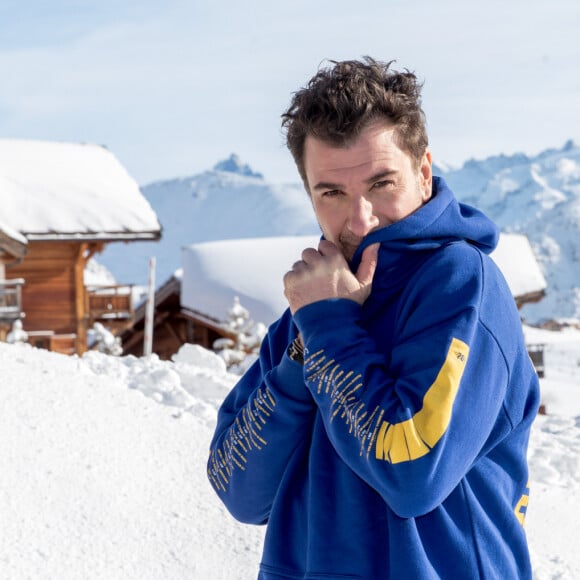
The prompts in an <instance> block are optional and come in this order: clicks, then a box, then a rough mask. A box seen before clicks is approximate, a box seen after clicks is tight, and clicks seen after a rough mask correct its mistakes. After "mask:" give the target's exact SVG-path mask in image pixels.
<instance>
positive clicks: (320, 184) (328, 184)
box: [312, 181, 344, 191]
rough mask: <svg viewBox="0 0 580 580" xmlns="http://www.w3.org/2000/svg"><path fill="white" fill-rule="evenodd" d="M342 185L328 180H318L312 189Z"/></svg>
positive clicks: (337, 187)
mask: <svg viewBox="0 0 580 580" xmlns="http://www.w3.org/2000/svg"><path fill="white" fill-rule="evenodd" d="M343 187H344V186H342V185H340V183H332V182H330V181H319V182H318V183H317V184H316V185H315V186H314V187H313V188H312V189H316V190H321V189H324V190H331V191H332V190H334V189H342V188H343Z"/></svg>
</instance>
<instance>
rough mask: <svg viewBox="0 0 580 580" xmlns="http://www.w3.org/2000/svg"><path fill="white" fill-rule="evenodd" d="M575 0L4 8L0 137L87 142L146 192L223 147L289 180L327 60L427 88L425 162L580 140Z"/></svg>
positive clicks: (205, 162)
mask: <svg viewBox="0 0 580 580" xmlns="http://www.w3.org/2000/svg"><path fill="white" fill-rule="evenodd" d="M579 29H580V3H578V2H577V1H576V0H553V1H551V2H545V1H538V0H527V1H523V0H509V1H505V0H503V1H500V0H488V1H487V2H485V3H483V2H473V1H471V0H465V1H464V2H456V0H440V1H439V2H430V1H428V0H383V1H378V0H374V1H368V2H364V3H363V2H361V3H359V4H358V5H357V4H355V3H353V2H352V1H346V0H334V1H327V0H321V1H318V2H314V1H313V0H293V1H292V2H289V1H288V0H281V1H280V2H272V1H271V0H248V1H246V2H238V1H234V0H216V1H214V2H209V1H208V0H204V1H203V2H201V1H199V0H189V1H185V0H165V1H164V2H161V1H152V0H140V1H139V2H137V1H134V0H125V1H123V2H118V1H115V2H113V1H112V0H99V1H98V2H97V1H93V0H87V1H81V0H68V1H66V0H53V2H50V3H49V2H44V1H41V0H30V1H27V2H26V1H22V0H17V1H15V0H3V1H2V3H1V4H0V87H1V89H0V137H4V138H25V139H46V140H54V141H75V142H94V143H101V144H104V145H106V146H107V147H108V148H109V149H110V150H111V151H113V152H114V153H115V154H116V155H117V157H118V158H119V159H120V160H121V161H122V163H123V164H124V165H125V166H126V167H127V169H128V170H129V172H130V173H131V174H132V175H133V176H134V177H135V178H136V179H137V181H138V182H139V183H140V184H142V185H144V184H147V183H149V182H151V181H154V180H158V179H165V178H172V177H181V176H188V175H193V174H195V173H199V172H201V171H204V170H206V169H210V168H211V167H212V166H213V165H214V164H215V163H216V162H217V161H219V160H221V159H223V158H225V157H227V156H229V154H230V153H232V152H236V153H237V154H238V155H240V157H241V158H242V160H243V161H244V162H247V163H249V164H250V165H251V166H252V167H253V169H254V170H256V171H260V172H261V173H263V174H264V175H265V176H266V178H268V179H270V180H272V181H298V178H297V175H296V172H295V169H294V167H293V164H292V161H291V159H290V156H289V154H288V153H287V152H286V149H285V147H284V142H283V136H282V133H281V131H280V114H281V112H282V111H283V110H284V108H285V107H286V106H287V105H288V103H289V99H290V96H291V93H292V92H293V91H295V90H297V89H298V88H299V87H300V86H302V85H303V84H305V83H306V82H307V80H308V79H309V78H310V76H312V74H314V72H315V71H316V69H317V67H318V66H319V64H320V63H321V62H323V61H324V60H325V59H338V60H340V59H346V58H358V57H360V56H362V55H365V54H370V55H372V56H374V57H375V58H379V59H381V60H391V59H395V60H396V61H397V66H399V67H401V68H409V69H411V70H414V71H415V72H416V73H417V75H418V76H419V77H420V78H421V79H423V80H424V81H425V88H424V91H423V97H424V99H423V101H424V109H425V112H426V114H427V119H428V128H429V133H430V140H431V149H432V152H433V156H434V158H435V160H436V161H438V162H440V163H450V164H460V163H461V162H463V161H465V160H466V159H468V158H470V157H476V158H481V157H485V156H487V155H492V154H499V153H508V154H509V153H514V152H518V151H523V152H525V153H531V154H533V153H537V152H539V151H541V150H543V149H545V148H548V147H561V146H562V145H563V144H564V142H565V141H566V140H567V139H574V140H575V141H577V142H578V141H580V71H579V69H578V65H577V63H578V62H579V61H580V42H579V41H578V40H577V37H578V30H579Z"/></svg>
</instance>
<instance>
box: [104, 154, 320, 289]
mask: <svg viewBox="0 0 580 580" xmlns="http://www.w3.org/2000/svg"><path fill="white" fill-rule="evenodd" d="M141 190H142V192H143V194H144V196H145V197H146V198H147V199H148V200H149V203H150V204H151V205H152V207H153V209H154V210H155V212H156V213H157V217H158V218H159V221H160V222H161V226H162V228H163V229H162V239H161V241H159V242H136V243H132V244H129V245H125V244H111V245H109V246H108V248H107V249H106V250H105V251H104V252H103V254H101V255H100V256H99V257H98V261H99V262H100V263H102V264H103V265H105V266H106V267H107V268H108V269H109V270H110V271H111V273H112V274H113V275H114V277H115V278H116V279H117V281H118V282H119V283H123V284H129V283H135V284H145V283H146V282H147V274H148V264H149V258H150V256H156V263H157V264H156V280H157V285H160V284H161V283H163V282H164V281H165V280H167V279H168V278H169V277H170V276H171V275H172V274H173V273H174V272H175V270H177V269H178V268H180V267H181V263H180V260H181V248H182V247H183V246H187V245H190V244H194V243H197V242H206V241H217V240H233V239H238V238H260V237H269V236H288V235H290V236H293V235H307V234H316V233H318V232H319V231H320V230H319V228H318V224H317V223H316V220H315V218H314V213H313V211H312V207H311V204H310V201H309V199H308V196H307V195H306V193H305V192H304V188H303V186H302V185H301V184H299V183H294V184H272V183H268V182H267V181H265V180H264V179H263V178H262V176H261V174H259V173H256V172H254V171H253V170H252V169H250V167H249V166H247V165H243V164H242V163H241V162H240V161H239V159H238V157H237V156H236V155H232V156H231V157H230V158H229V159H227V160H225V161H221V162H219V163H217V164H216V165H215V167H214V168H213V169H212V170H211V171H206V172H204V173H201V174H199V175H195V176H193V177H185V178H179V179H172V180H169V181H159V182H155V183H152V184H150V185H147V186H145V187H142V188H141ZM248 259H249V260H251V256H248Z"/></svg>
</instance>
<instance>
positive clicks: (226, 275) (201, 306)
mask: <svg viewBox="0 0 580 580" xmlns="http://www.w3.org/2000/svg"><path fill="white" fill-rule="evenodd" d="M319 239H320V237H319V236H294V237H275V238H254V239H243V240H225V241H219V242H205V243H200V244H193V245H190V246H187V247H185V248H184V249H183V250H182V264H183V281H182V286H181V305H182V306H183V307H185V308H189V309H190V310H195V311H198V312H201V313H203V314H206V315H208V316H211V317H213V318H216V319H217V320H223V319H224V318H225V316H226V313H227V310H228V309H229V308H230V307H231V305H232V302H233V300H234V297H235V296H238V297H239V299H240V302H241V304H242V305H243V306H244V307H245V308H247V309H248V310H249V312H250V316H251V318H252V319H253V320H254V321H255V322H262V323H264V324H270V323H272V322H274V320H276V319H277V318H278V317H279V316H280V315H281V314H282V312H284V310H285V309H286V307H287V306H288V303H287V301H286V298H285V297H284V289H283V285H282V278H283V276H284V274H285V272H287V271H288V270H289V268H290V267H291V265H292V264H293V263H294V262H295V261H296V260H297V259H298V258H299V257H300V254H301V252H302V250H303V249H304V248H306V247H308V246H311V247H317V246H318V241H319ZM492 257H493V258H494V260H495V261H496V263H497V264H498V266H499V267H500V269H501V270H502V272H503V273H504V276H505V277H506V280H507V282H508V284H509V286H510V289H511V291H512V294H513V296H514V297H516V298H517V297H519V296H524V295H527V294H531V293H534V292H541V291H542V290H544V289H545V288H546V281H545V279H544V277H543V275H542V273H541V271H540V268H539V266H538V263H537V262H536V259H535V256H534V253H533V251H532V248H531V246H530V244H529V242H528V240H527V238H526V237H525V236H522V235H517V234H502V235H501V236H500V242H499V245H498V248H497V249H496V250H495V251H494V253H493V254H492Z"/></svg>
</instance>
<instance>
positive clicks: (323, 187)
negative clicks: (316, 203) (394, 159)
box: [312, 169, 398, 191]
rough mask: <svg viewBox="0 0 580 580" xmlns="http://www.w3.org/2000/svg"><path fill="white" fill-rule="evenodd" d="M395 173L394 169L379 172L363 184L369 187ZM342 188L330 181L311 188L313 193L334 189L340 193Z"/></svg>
mask: <svg viewBox="0 0 580 580" xmlns="http://www.w3.org/2000/svg"><path fill="white" fill-rule="evenodd" d="M396 173H398V172H397V170H396V169H383V170H381V171H379V172H378V173H375V174H373V175H371V176H370V177H368V178H367V179H365V183H366V184H368V185H370V184H371V183H375V182H377V181H380V180H381V179H384V178H385V177H390V176H391V175H395V174H396ZM343 188H344V185H342V184H340V183H334V182H332V181H319V182H318V183H317V184H316V185H315V186H314V187H313V188H312V190H313V191H320V190H325V191H332V190H334V189H337V190H339V191H342V189H343Z"/></svg>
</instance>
